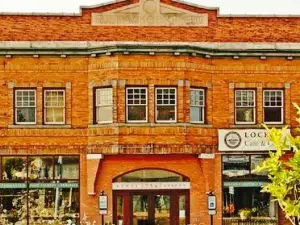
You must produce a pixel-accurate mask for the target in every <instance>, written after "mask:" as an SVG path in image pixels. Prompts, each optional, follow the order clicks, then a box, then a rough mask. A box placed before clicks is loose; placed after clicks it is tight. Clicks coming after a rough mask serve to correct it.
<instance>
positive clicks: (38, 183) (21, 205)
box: [0, 155, 80, 225]
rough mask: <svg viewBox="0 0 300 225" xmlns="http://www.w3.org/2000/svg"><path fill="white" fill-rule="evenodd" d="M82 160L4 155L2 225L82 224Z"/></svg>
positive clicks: (1, 158) (0, 193)
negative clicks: (80, 190)
mask: <svg viewBox="0 0 300 225" xmlns="http://www.w3.org/2000/svg"><path fill="white" fill-rule="evenodd" d="M79 160H80V157H79V156H76V155H68V156H64V155H47V156H39V155H30V156H22V157H20V156H0V162H1V163H0V164H1V166H0V167H1V168H0V170H1V175H2V176H0V205H1V210H0V224H1V225H4V224H22V225H29V224H36V225H44V224H79V208H80V202H79V200H80V198H79V164H80V161H79ZM67 221H69V222H67Z"/></svg>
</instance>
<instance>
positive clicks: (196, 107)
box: [190, 89, 205, 123]
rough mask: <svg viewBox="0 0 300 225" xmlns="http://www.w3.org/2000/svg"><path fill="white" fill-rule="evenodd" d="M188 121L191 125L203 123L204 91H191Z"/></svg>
mask: <svg viewBox="0 0 300 225" xmlns="http://www.w3.org/2000/svg"><path fill="white" fill-rule="evenodd" d="M190 97H191V98H190V120H191V122H192V123H204V109H205V91H204V89H191V96H190Z"/></svg>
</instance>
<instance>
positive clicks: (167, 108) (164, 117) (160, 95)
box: [155, 88, 177, 122]
mask: <svg viewBox="0 0 300 225" xmlns="http://www.w3.org/2000/svg"><path fill="white" fill-rule="evenodd" d="M155 93H156V122H176V119H177V118H176V114H177V105H176V104H177V103H176V88H156V89H155Z"/></svg>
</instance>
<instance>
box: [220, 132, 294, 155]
mask: <svg viewBox="0 0 300 225" xmlns="http://www.w3.org/2000/svg"><path fill="white" fill-rule="evenodd" d="M218 133H219V141H218V142H219V151H269V150H276V148H275V146H274V145H273V144H272V142H271V141H269V140H268V133H267V131H266V130H265V129H232V130H229V129H228V130H227V129H226V130H225V129H219V131H218ZM289 133H290V129H287V130H286V134H285V135H287V134H289Z"/></svg>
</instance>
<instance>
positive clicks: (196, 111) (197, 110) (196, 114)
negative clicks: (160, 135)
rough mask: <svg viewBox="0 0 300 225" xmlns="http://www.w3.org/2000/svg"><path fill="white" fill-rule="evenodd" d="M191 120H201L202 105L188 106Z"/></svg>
mask: <svg viewBox="0 0 300 225" xmlns="http://www.w3.org/2000/svg"><path fill="white" fill-rule="evenodd" d="M190 109H191V111H190V115H191V121H194V122H203V113H202V109H203V108H202V107H191V108H190Z"/></svg>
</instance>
